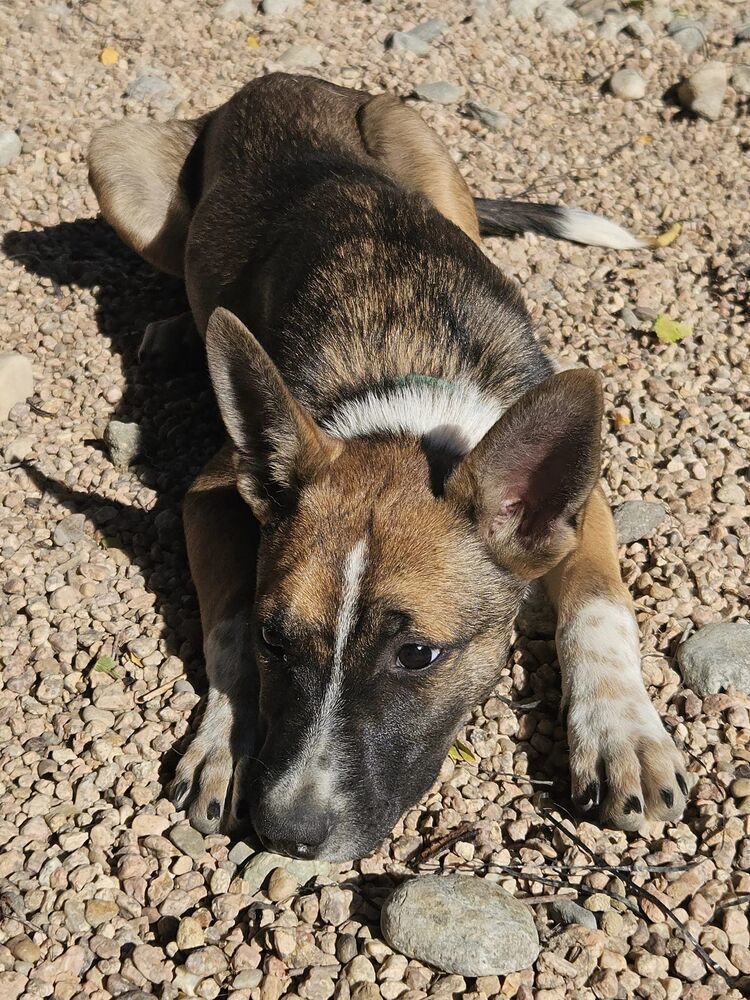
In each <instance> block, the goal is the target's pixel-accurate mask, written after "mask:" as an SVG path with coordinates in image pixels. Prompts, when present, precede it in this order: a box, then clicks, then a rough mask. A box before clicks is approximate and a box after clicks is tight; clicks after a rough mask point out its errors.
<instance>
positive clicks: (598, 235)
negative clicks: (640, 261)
mask: <svg viewBox="0 0 750 1000" xmlns="http://www.w3.org/2000/svg"><path fill="white" fill-rule="evenodd" d="M556 228H557V230H558V233H559V235H560V236H561V237H562V239H564V240H571V241H572V242H573V243H584V244H585V245H586V246H592V247H611V248H612V249H613V250H638V249H639V248H641V247H645V246H646V245H647V244H646V243H644V241H643V240H639V239H638V237H637V236H634V235H633V234H632V233H631V232H628V230H627V229H625V228H624V227H623V226H618V224H617V223H616V222H611V221H610V220H609V219H605V218H604V216H603V215H594V213H593V212H586V211H584V209H582V208H563V209H562V215H561V218H560V219H559V220H558V221H557V222H556Z"/></svg>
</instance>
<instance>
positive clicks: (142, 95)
mask: <svg viewBox="0 0 750 1000" xmlns="http://www.w3.org/2000/svg"><path fill="white" fill-rule="evenodd" d="M171 93H172V84H171V83H169V82H168V81H167V80H164V79H163V78H162V77H160V76H158V75H157V73H156V71H155V70H152V69H146V70H144V71H143V73H141V75H140V76H137V77H136V78H135V80H131V82H130V83H129V84H128V85H127V87H126V88H125V96H126V97H135V98H136V99H137V100H139V101H150V100H152V99H153V98H159V97H166V96H168V95H169V94H171Z"/></svg>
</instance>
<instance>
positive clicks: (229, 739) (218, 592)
mask: <svg viewBox="0 0 750 1000" xmlns="http://www.w3.org/2000/svg"><path fill="white" fill-rule="evenodd" d="M184 522H185V536H186V540H187V549H188V557H189V560H190V569H191V572H192V576H193V580H194V582H195V586H196V589H197V591H198V601H199V604H200V612H201V623H202V626H203V647H204V651H205V657H206V673H207V676H208V683H209V692H208V697H207V700H206V708H205V713H204V716H203V720H202V721H201V724H200V727H199V729H198V732H197V733H196V735H195V737H194V738H193V741H192V743H191V744H190V746H189V747H188V749H187V752H186V753H185V755H184V757H182V759H181V760H180V763H179V765H178V767H177V771H176V774H175V779H174V783H173V786H172V788H173V791H172V795H173V799H174V801H175V804H176V805H177V806H178V807H180V808H182V807H183V806H184V807H185V808H186V809H187V812H188V815H189V817H190V821H191V823H192V824H193V826H195V827H196V828H197V829H198V830H200V831H201V832H202V833H211V832H215V831H216V830H218V829H220V828H223V829H226V828H228V827H233V826H234V825H235V824H234V820H235V817H233V816H231V815H229V814H230V808H229V799H230V797H229V789H230V786H231V784H232V776H233V774H234V771H235V768H236V766H237V764H238V762H239V761H240V760H244V759H245V758H247V757H248V756H250V755H252V753H253V751H254V749H255V740H256V737H257V718H258V704H257V702H258V690H257V675H256V670H255V663H254V657H253V644H252V637H251V634H250V618H251V611H252V602H253V590H254V584H255V558H256V549H257V534H258V528H257V524H256V522H255V520H254V518H253V516H252V514H251V513H250V509H249V508H248V507H247V505H246V504H245V503H244V501H243V500H242V499H241V498H240V496H239V494H238V493H237V490H236V487H235V479H234V470H233V468H232V465H231V460H230V455H229V449H228V448H227V449H223V450H222V451H221V452H220V453H219V455H217V456H216V458H215V459H214V460H213V461H212V462H210V463H209V464H208V465H207V466H206V467H205V468H204V469H203V471H202V472H201V474H200V475H199V476H198V478H197V479H196V481H195V482H194V483H193V485H192V487H191V488H190V491H189V492H188V495H187V497H186V499H185V505H184Z"/></svg>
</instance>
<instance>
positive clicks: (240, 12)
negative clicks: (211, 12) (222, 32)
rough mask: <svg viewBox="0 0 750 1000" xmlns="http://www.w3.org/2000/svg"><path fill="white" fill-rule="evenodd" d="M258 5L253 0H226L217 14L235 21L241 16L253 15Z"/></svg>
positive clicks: (227, 19)
mask: <svg viewBox="0 0 750 1000" xmlns="http://www.w3.org/2000/svg"><path fill="white" fill-rule="evenodd" d="M256 6H257V5H256V4H255V3H254V2H253V0H224V3H223V4H222V5H221V7H219V8H218V9H217V11H216V15H215V16H216V17H220V18H223V19H224V20H226V21H233V20H235V19H236V18H239V17H251V16H252V15H253V14H254V13H255V8H256Z"/></svg>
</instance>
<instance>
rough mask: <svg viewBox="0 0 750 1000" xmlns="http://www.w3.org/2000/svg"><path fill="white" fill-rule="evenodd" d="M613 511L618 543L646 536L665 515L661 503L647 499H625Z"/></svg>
mask: <svg viewBox="0 0 750 1000" xmlns="http://www.w3.org/2000/svg"><path fill="white" fill-rule="evenodd" d="M613 513H614V519H615V527H616V529H617V541H618V543H619V544H620V545H629V544H630V543H631V542H638V541H640V540H641V539H642V538H648V537H649V536H650V535H652V534H653V533H654V532H655V531H656V529H657V528H658V527H659V525H660V524H663V522H664V520H665V519H666V517H667V509H666V507H665V506H664V504H663V503H659V502H658V501H648V500H626V502H625V503H623V504H620V506H619V507H617V508H615V510H614V512H613Z"/></svg>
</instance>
